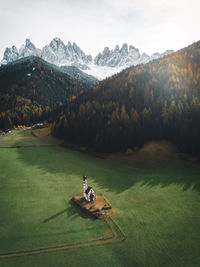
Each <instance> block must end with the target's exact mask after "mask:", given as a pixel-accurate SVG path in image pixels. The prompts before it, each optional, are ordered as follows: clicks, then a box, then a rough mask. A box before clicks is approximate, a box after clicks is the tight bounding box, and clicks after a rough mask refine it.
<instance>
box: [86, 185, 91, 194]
mask: <svg viewBox="0 0 200 267" xmlns="http://www.w3.org/2000/svg"><path fill="white" fill-rule="evenodd" d="M90 189H92V187H90V186H88V188H87V190H86V191H85V193H86V194H88V193H89V192H90Z"/></svg>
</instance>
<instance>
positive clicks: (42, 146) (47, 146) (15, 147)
mask: <svg viewBox="0 0 200 267" xmlns="http://www.w3.org/2000/svg"><path fill="white" fill-rule="evenodd" d="M51 146H59V145H34V146H33V145H30V146H0V148H26V147H51Z"/></svg>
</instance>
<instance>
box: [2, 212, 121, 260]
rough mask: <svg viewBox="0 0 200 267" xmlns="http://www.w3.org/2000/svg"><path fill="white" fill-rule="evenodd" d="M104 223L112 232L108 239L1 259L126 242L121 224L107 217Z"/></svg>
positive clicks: (38, 250) (31, 251)
mask: <svg viewBox="0 0 200 267" xmlns="http://www.w3.org/2000/svg"><path fill="white" fill-rule="evenodd" d="M104 221H105V223H106V224H107V225H108V226H109V228H110V230H111V235H110V236H108V237H102V238H99V239H93V240H88V241H87V242H84V243H77V244H64V245H61V246H55V247H46V248H36V249H32V250H22V251H15V252H9V253H5V254H0V259H5V258H10V257H20V256H28V255H36V254H41V253H50V252H56V251H61V250H66V249H78V248H82V247H92V246H104V245H107V244H113V243H118V242H122V241H125V240H126V235H125V233H124V232H123V230H122V229H121V227H120V226H119V224H118V223H117V222H116V221H115V220H114V219H113V218H112V217H110V216H105V217H104Z"/></svg>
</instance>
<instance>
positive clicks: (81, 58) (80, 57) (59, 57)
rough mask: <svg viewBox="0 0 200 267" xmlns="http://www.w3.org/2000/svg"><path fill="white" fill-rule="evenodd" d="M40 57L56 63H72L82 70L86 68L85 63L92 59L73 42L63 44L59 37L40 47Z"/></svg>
mask: <svg viewBox="0 0 200 267" xmlns="http://www.w3.org/2000/svg"><path fill="white" fill-rule="evenodd" d="M41 57H42V58H43V59H44V60H46V61H48V62H50V63H53V64H56V65H72V66H76V67H78V68H80V69H82V70H85V69H88V66H87V64H89V63H90V62H91V61H92V57H91V56H90V55H85V53H84V52H83V51H82V50H81V49H80V48H79V47H78V46H77V45H76V44H75V43H73V44H71V43H70V42H68V44H67V45H65V44H64V43H63V41H61V40H60V39H59V38H54V39H53V40H52V41H51V42H50V44H49V45H46V46H45V47H44V48H43V49H42V55H41Z"/></svg>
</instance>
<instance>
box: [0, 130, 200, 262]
mask: <svg viewBox="0 0 200 267" xmlns="http://www.w3.org/2000/svg"><path fill="white" fill-rule="evenodd" d="M35 131H36V132H35V134H34V136H33V135H32V134H31V131H30V130H24V131H23V130H16V131H12V132H11V133H8V134H7V135H5V136H0V147H1V148H0V169H1V175H0V184H1V186H0V200H1V201H0V212H1V220H0V229H1V237H0V254H1V255H2V254H8V253H13V252H15V251H24V250H25V251H27V250H33V249H37V248H41V247H44V248H47V247H56V246H57V247H59V246H61V245H66V246H69V245H73V244H80V243H84V242H86V243H87V242H91V240H98V239H104V238H105V239H106V238H109V237H110V235H111V232H110V228H109V227H108V226H107V224H105V223H104V222H103V221H101V220H95V219H92V218H90V217H88V216H86V215H85V214H83V213H81V212H80V210H79V209H77V208H76V207H75V206H73V205H72V204H71V202H70V199H71V197H72V196H73V195H76V194H80V192H81V190H82V188H81V186H82V184H81V183H82V176H83V175H87V177H88V181H89V183H90V184H91V185H92V187H93V188H94V189H95V191H96V192H97V193H102V194H103V195H105V196H106V198H107V199H109V201H110V203H111V204H112V206H113V208H114V210H115V214H114V216H113V219H114V220H115V221H116V222H117V224H118V225H119V226H120V228H121V229H122V230H123V232H124V233H125V234H126V236H127V238H126V240H125V241H120V240H119V242H114V243H110V244H106V243H105V244H100V246H98V245H97V246H93V245H92V244H91V246H87V247H82V248H80V247H77V248H76V247H73V248H70V249H67V248H65V249H64V250H58V251H50V252H48V251H47V252H46V253H40V254H38V255H37V254H36V255H29V256H26V255H24V256H21V257H20V256H18V257H9V258H3V257H1V255H0V266H2V267H4V266H6V267H7V266H27V265H29V264H30V262H31V266H66V262H70V266H78V265H81V266H88V263H87V259H88V258H90V264H91V265H94V264H95V265H96V266H102V265H103V266H113V265H114V266H133V264H134V266H144V265H147V266H162V265H166V266H169V265H173V266H197V265H198V262H199V261H200V258H199V249H198V248H199V242H200V240H199V235H200V233H199V229H200V216H199V200H200V198H199V197H200V196H199V192H200V183H199V176H200V169H199V164H198V162H195V161H193V160H192V159H191V160H190V159H189V158H188V159H187V160H183V159H181V157H180V156H181V155H180V154H179V153H178V152H177V150H176V148H175V147H174V146H173V145H172V144H170V143H169V142H166V141H162V142H151V143H147V144H145V145H144V146H143V148H142V149H140V150H139V151H137V152H134V153H133V154H131V155H128V154H126V153H121V154H110V155H107V156H106V157H104V158H103V159H102V158H99V157H95V156H92V155H89V154H86V153H81V152H78V151H74V150H71V149H67V148H63V147H62V145H61V142H60V141H59V140H57V139H55V138H54V137H52V136H50V135H49V130H48V129H45V128H43V129H38V130H35ZM9 146H10V147H11V146H12V148H9ZM19 146H20V147H19ZM28 146H31V147H28Z"/></svg>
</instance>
